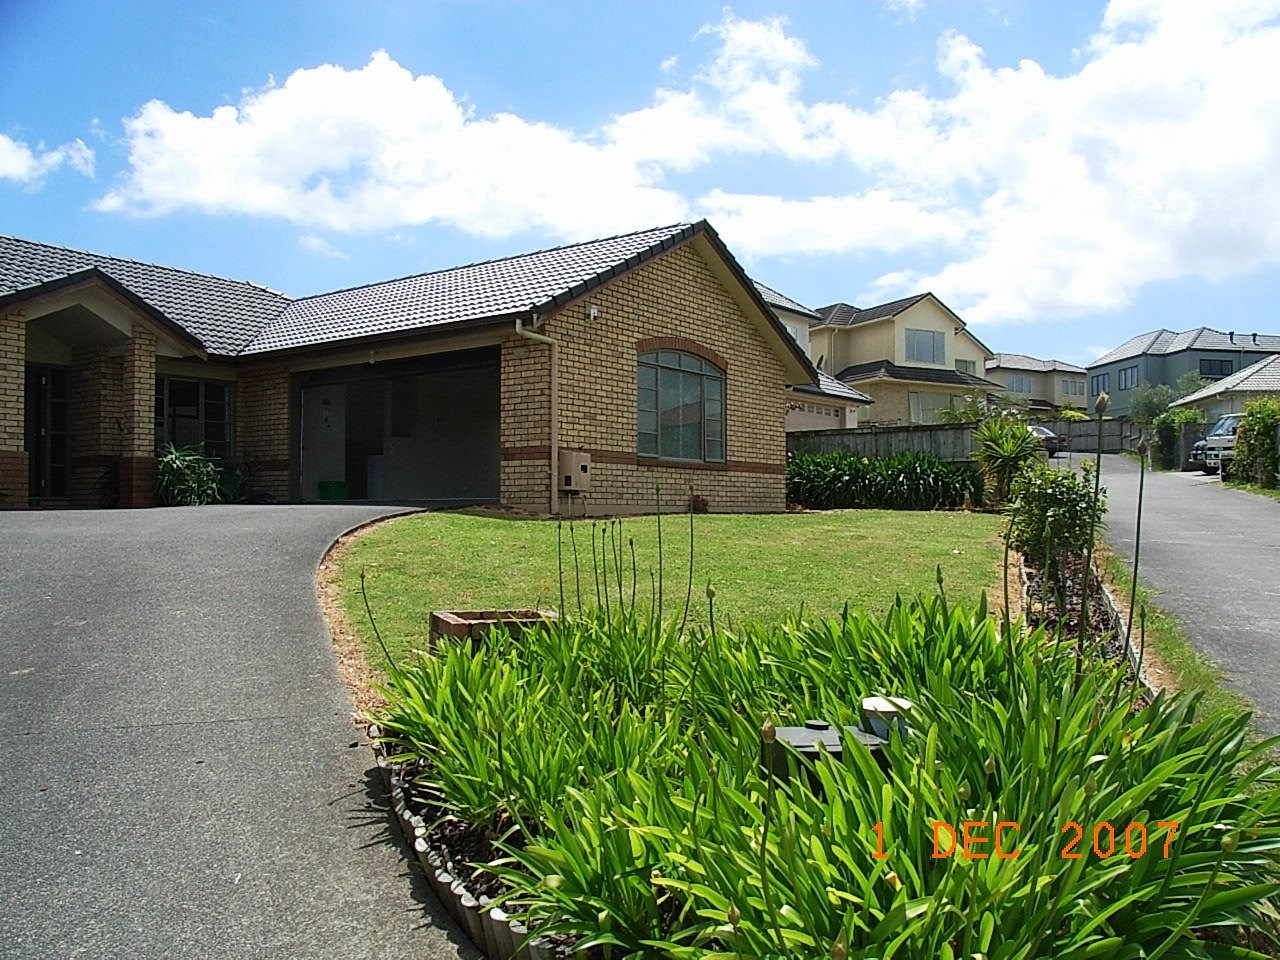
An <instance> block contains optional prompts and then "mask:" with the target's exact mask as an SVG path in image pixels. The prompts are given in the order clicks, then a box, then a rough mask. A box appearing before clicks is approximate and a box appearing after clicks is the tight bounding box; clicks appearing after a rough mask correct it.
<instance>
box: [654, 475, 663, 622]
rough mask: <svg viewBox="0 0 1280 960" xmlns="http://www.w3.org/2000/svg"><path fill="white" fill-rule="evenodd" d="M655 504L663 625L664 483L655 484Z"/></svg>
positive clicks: (660, 606) (659, 596) (660, 615)
mask: <svg viewBox="0 0 1280 960" xmlns="http://www.w3.org/2000/svg"><path fill="white" fill-rule="evenodd" d="M653 498H654V504H655V506H656V508H657V514H656V516H655V519H656V520H657V524H658V627H659V628H661V627H662V596H663V590H662V484H660V483H655V484H654V485H653Z"/></svg>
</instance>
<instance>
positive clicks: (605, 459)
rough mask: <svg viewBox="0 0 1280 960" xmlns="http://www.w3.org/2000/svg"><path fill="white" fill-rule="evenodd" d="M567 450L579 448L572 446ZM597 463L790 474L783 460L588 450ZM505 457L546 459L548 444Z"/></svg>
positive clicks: (509, 449) (512, 449) (507, 453)
mask: <svg viewBox="0 0 1280 960" xmlns="http://www.w3.org/2000/svg"><path fill="white" fill-rule="evenodd" d="M565 449H577V448H576V447H575V448H568V447H566V448H565ZM585 452H586V453H589V454H591V459H592V461H593V462H594V463H618V464H623V465H625V466H642V467H670V468H671V469H673V470H712V471H718V472H721V473H757V474H766V475H768V476H786V473H787V468H786V465H785V464H781V463H756V462H753V461H750V460H730V461H729V462H728V463H700V462H698V461H695V460H663V459H661V458H659V457H638V456H636V455H635V454H634V453H627V452H626V451H623V450H586V451H585ZM502 459H503V460H506V461H516V460H546V459H547V448H546V446H545V445H544V446H531V447H504V448H503V450H502Z"/></svg>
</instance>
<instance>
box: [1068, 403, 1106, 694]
mask: <svg viewBox="0 0 1280 960" xmlns="http://www.w3.org/2000/svg"><path fill="white" fill-rule="evenodd" d="M1110 402H1111V397H1109V396H1108V395H1107V391H1105V390H1103V391H1102V392H1101V393H1099V394H1098V399H1097V400H1096V401H1095V402H1094V404H1093V410H1094V413H1096V414H1097V415H1098V446H1097V450H1096V452H1095V454H1094V461H1093V507H1092V509H1091V511H1090V513H1089V546H1088V547H1087V548H1086V549H1085V554H1084V584H1083V586H1082V587H1081V590H1080V643H1079V644H1078V645H1077V646H1076V683H1077V684H1078V683H1079V682H1080V670H1081V663H1080V658H1081V657H1082V656H1083V654H1084V650H1083V648H1084V642H1085V639H1086V638H1087V637H1088V635H1089V585H1090V582H1091V581H1092V580H1093V542H1094V539H1095V538H1096V537H1097V535H1098V530H1097V526H1098V498H1099V497H1100V496H1101V494H1102V415H1103V414H1104V413H1106V412H1107V405H1108V404H1109V403H1110Z"/></svg>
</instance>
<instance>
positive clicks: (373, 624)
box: [360, 567, 400, 678]
mask: <svg viewBox="0 0 1280 960" xmlns="http://www.w3.org/2000/svg"><path fill="white" fill-rule="evenodd" d="M360 597H361V599H363V600H364V612H365V613H366V614H367V615H368V617H369V626H371V627H373V635H374V636H375V637H377V639H378V646H380V647H381V648H382V655H383V656H384V657H386V658H387V663H388V664H389V665H390V666H391V675H392V677H393V678H399V676H400V668H399V667H398V666H397V665H396V661H395V659H394V658H393V657H392V656H391V651H390V650H388V649H387V645H386V643H385V642H384V641H383V639H382V631H381V630H379V629H378V621H377V620H375V619H374V617H373V608H372V607H370V606H369V594H368V592H367V591H366V590H365V588H364V567H361V568H360Z"/></svg>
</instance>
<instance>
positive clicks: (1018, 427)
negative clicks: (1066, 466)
mask: <svg viewBox="0 0 1280 960" xmlns="http://www.w3.org/2000/svg"><path fill="white" fill-rule="evenodd" d="M973 438H974V441H975V442H976V445H977V448H976V450H975V451H974V456H975V457H976V458H977V460H978V463H979V464H981V466H982V471H983V473H984V474H985V475H986V478H987V480H988V481H990V482H989V484H988V486H987V492H988V494H989V496H988V498H987V499H988V500H989V501H990V502H991V503H992V505H997V504H1001V503H1004V502H1005V500H1007V499H1008V497H1009V489H1010V487H1011V486H1012V484H1013V481H1014V478H1015V477H1017V475H1018V474H1019V473H1020V472H1021V471H1022V470H1024V469H1025V468H1026V467H1027V465H1028V464H1030V463H1032V462H1033V461H1034V460H1035V459H1036V457H1037V455H1038V454H1039V453H1040V450H1041V446H1040V438H1039V437H1037V436H1036V435H1035V434H1033V433H1032V432H1031V431H1030V430H1028V429H1027V425H1026V424H1025V423H1023V422H1022V421H1021V420H1017V419H1015V418H1013V417H988V418H987V419H986V420H983V421H982V423H980V424H979V425H978V428H977V429H976V430H974V431H973Z"/></svg>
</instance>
